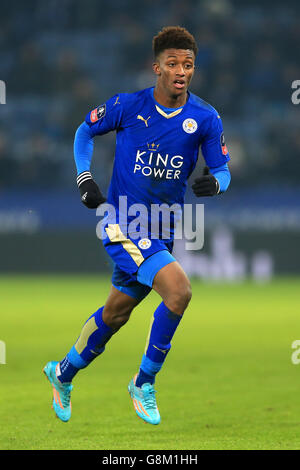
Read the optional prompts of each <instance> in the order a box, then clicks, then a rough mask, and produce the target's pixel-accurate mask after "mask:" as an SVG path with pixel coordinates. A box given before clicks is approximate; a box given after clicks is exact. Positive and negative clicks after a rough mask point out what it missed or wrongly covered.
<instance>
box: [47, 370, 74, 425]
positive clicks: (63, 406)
mask: <svg viewBox="0 0 300 470" xmlns="http://www.w3.org/2000/svg"><path fill="white" fill-rule="evenodd" d="M57 364H58V362H57V361H50V362H48V364H46V365H45V367H44V369H43V372H44V374H45V375H46V377H47V379H48V380H49V382H50V384H51V385H52V390H53V404H52V408H53V409H54V411H55V413H56V416H57V417H58V418H59V419H61V420H62V421H64V422H67V421H69V419H70V418H71V410H72V406H71V391H72V389H73V385H72V384H71V383H61V382H60V381H59V380H58V378H57V377H56V367H57Z"/></svg>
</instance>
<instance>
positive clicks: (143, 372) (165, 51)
mask: <svg viewBox="0 0 300 470" xmlns="http://www.w3.org/2000/svg"><path fill="white" fill-rule="evenodd" d="M153 53H154V63H153V71H154V74H155V76H156V83H155V86H153V87H151V88H147V89H144V90H141V91H137V92H135V93H119V94H117V95H115V96H113V97H112V98H110V99H109V100H108V101H106V103H104V104H102V105H100V106H98V107H97V108H95V109H93V110H92V111H91V112H89V113H88V114H87V116H86V118H85V121H84V122H83V123H82V124H81V125H80V126H79V128H78V129H77V131H76V134H75V141H74V158H75V163H76V168H77V185H78V188H79V192H80V195H81V200H82V202H83V204H84V205H85V206H86V207H88V208H90V209H95V208H97V207H98V206H99V205H101V204H103V203H104V202H105V201H106V198H105V197H104V196H103V194H102V193H101V190H100V189H99V187H98V186H97V184H96V182H95V181H94V179H93V176H92V174H91V172H90V166H91V161H92V154H93V146H94V137H96V136H98V135H103V134H106V133H107V132H110V131H116V148H115V159H114V167H113V174H112V178H111V182H110V186H109V190H108V195H107V203H108V204H110V205H112V206H113V207H114V208H115V211H116V216H117V220H115V221H114V223H111V221H110V220H109V217H108V219H107V220H106V223H105V224H104V225H103V230H104V231H105V235H106V237H103V238H104V239H103V245H104V247H105V249H106V251H107V253H108V254H109V256H110V257H111V258H112V260H113V262H114V270H113V275H112V286H111V290H110V293H109V296H108V298H107V300H106V302H105V304H104V305H103V306H102V307H100V308H99V309H98V310H97V311H96V312H95V313H93V314H92V315H91V316H90V317H89V318H88V319H87V320H86V322H85V324H84V325H83V327H82V330H81V333H80V335H79V337H78V339H77V340H76V342H75V344H74V345H73V346H72V348H71V350H70V351H69V352H68V353H67V355H66V356H65V357H64V358H63V359H62V360H61V361H50V362H48V364H47V365H46V366H45V367H44V369H43V371H44V373H45V374H46V376H47V378H48V379H49V381H50V383H51V385H52V389H53V408H54V411H55V413H56V415H57V416H58V417H59V418H60V419H61V420H62V421H68V420H69V419H70V417H71V391H72V388H73V385H72V380H73V378H74V377H75V375H76V374H77V373H78V371H79V370H81V369H83V368H85V367H87V366H88V365H89V364H90V363H91V362H92V361H93V360H94V359H95V358H96V357H98V356H99V355H100V354H103V353H104V351H105V346H106V344H107V343H108V341H109V340H110V338H111V337H112V336H113V335H114V334H115V333H116V332H117V331H118V330H119V329H120V328H121V327H122V326H123V325H125V323H126V322H127V321H128V320H129V318H130V315H131V312H132V311H133V309H134V308H135V307H136V306H137V305H138V304H139V303H140V302H141V301H142V300H143V299H144V298H145V297H146V296H147V295H148V294H149V292H150V291H151V290H152V289H154V290H155V291H156V292H157V293H158V294H159V295H160V297H161V303H160V305H158V307H157V309H156V310H155V312H154V316H153V322H152V324H151V327H150V332H149V336H148V340H147V345H146V349H145V352H144V355H143V356H142V357H141V362H140V367H139V370H138V372H137V374H136V375H135V376H134V377H133V378H132V379H131V380H130V382H129V384H128V391H129V394H130V397H131V399H132V402H133V406H134V409H135V411H136V413H137V415H138V416H139V417H140V418H142V419H143V420H144V421H146V422H148V423H151V424H154V425H157V424H159V422H160V414H159V411H158V407H157V403H156V396H155V393H156V391H155V389H154V383H155V378H156V374H157V373H158V372H159V371H160V370H161V368H162V366H163V364H164V362H165V360H166V357H167V355H168V352H169V351H170V348H171V341H172V338H173V336H174V334H175V331H176V329H177V327H178V326H179V324H180V322H181V319H182V316H183V313H184V311H185V310H186V308H187V306H188V304H189V302H190V300H191V296H192V293H191V285H190V281H189V279H188V277H187V275H186V274H185V272H184V271H183V269H182V267H181V266H180V264H179V263H178V262H177V261H176V259H175V258H174V257H173V255H172V247H173V240H174V229H175V221H173V222H174V223H173V225H172V224H171V229H170V234H169V237H168V238H167V239H166V238H165V237H151V233H148V234H147V236H146V237H145V234H143V238H142V239H141V238H140V239H139V238H137V237H133V236H130V234H128V233H127V231H126V230H125V229H124V227H123V226H122V225H121V224H120V218H121V217H122V214H121V213H120V210H119V197H121V196H126V197H127V203H128V207H129V206H132V205H133V204H137V203H139V204H143V205H144V206H145V207H147V208H148V209H149V213H150V207H151V205H152V204H167V205H168V206H171V205H173V204H179V205H180V206H181V207H183V204H184V195H185V191H186V186H187V180H188V178H189V176H190V175H191V173H192V172H193V170H194V168H195V165H196V162H197V159H198V154H199V149H200V148H201V153H202V156H203V158H204V161H205V168H204V171H203V175H202V176H200V177H198V178H196V179H195V181H194V183H193V185H192V189H193V191H194V193H195V195H196V196H197V197H205V196H215V195H218V194H221V193H224V192H225V191H226V190H227V188H228V186H229V183H230V179H231V177H230V172H229V169H228V165H227V162H228V161H229V159H230V158H229V154H228V151H227V148H226V145H225V139H224V134H223V128H222V121H221V118H220V116H219V114H218V112H217V111H216V110H215V109H214V108H213V107H212V106H210V105H209V104H208V103H206V102H205V101H203V100H202V99H201V98H199V97H198V96H196V95H194V94H193V93H191V92H190V91H189V90H188V89H189V85H190V83H191V80H192V77H193V74H194V69H195V59H196V55H197V45H196V42H195V39H194V37H193V35H192V34H190V33H189V32H188V31H187V30H186V29H185V28H182V27H179V26H169V27H165V28H163V29H162V31H160V32H159V33H158V34H157V35H156V36H155V37H154V38H153ZM158 153H159V156H158ZM167 156H168V158H167ZM163 170H164V171H163ZM128 222H130V220H128ZM182 372H183V371H182Z"/></svg>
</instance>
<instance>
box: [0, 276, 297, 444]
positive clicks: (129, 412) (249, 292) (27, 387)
mask: <svg viewBox="0 0 300 470" xmlns="http://www.w3.org/2000/svg"><path fill="white" fill-rule="evenodd" d="M109 286H110V280H109V277H98V276H85V277H77V276H41V277H29V276H26V277H25V276H24V277H22V276H18V277H14V276H8V277H1V279H0V311H1V319H0V340H2V341H4V342H5V344H6V364H0V423H1V426H0V449H98V450H101V449H105V450H114V449H120V450H125V449H129V450H136V449H143V450H148V449H149V450H201V449H253V450H254V449H299V448H300V440H299V432H300V364H299V365H294V364H293V363H292V361H291V356H292V353H293V349H292V343H293V341H294V340H296V339H300V315H299V313H300V296H299V280H298V279H285V280H283V279H278V280H275V281H273V282H271V283H267V284H261V285H259V284H255V283H253V282H250V281H249V282H246V283H241V284H218V283H216V284H214V283H202V282H199V281H193V282H192V287H193V298H192V301H191V303H190V306H189V307H188V310H187V311H186V313H185V315H184V318H183V320H182V322H181V325H180V327H179V329H178V330H177V332H176V334H175V336H174V338H173V342H172V345H173V346H172V349H171V351H170V353H169V355H168V357H167V359H166V363H165V365H164V367H163V369H162V370H161V372H160V374H159V375H158V376H157V380H156V389H157V391H158V393H157V401H158V406H159V409H160V413H161V417H162V421H161V424H160V425H159V426H151V425H149V424H145V423H143V422H142V421H141V420H140V419H138V418H137V417H136V415H135V412H134V409H133V406H132V403H131V401H130V399H129V395H128V392H127V384H128V382H129V380H130V379H131V377H132V376H133V375H134V373H135V372H137V370H138V366H139V363H140V360H141V357H142V354H143V351H144V345H145V341H146V337H147V333H148V326H149V323H150V319H151V316H152V313H153V311H154V309H155V308H156V306H157V305H158V303H159V302H160V299H159V297H158V295H157V294H156V293H154V292H152V293H151V294H150V295H149V296H148V298H147V299H145V300H144V302H142V303H141V304H140V305H139V306H138V307H137V309H136V310H135V311H134V312H133V314H132V317H131V319H130V321H129V322H128V323H127V324H126V325H125V326H124V327H123V328H122V329H121V330H120V331H119V332H118V333H117V334H116V335H115V336H114V337H113V338H112V340H111V341H110V342H109V343H108V345H107V348H106V351H105V352H104V354H103V355H102V356H101V357H99V358H98V359H96V360H95V361H94V362H93V363H92V364H91V365H90V366H89V367H88V368H87V369H85V370H83V371H81V372H80V373H79V374H78V375H77V376H76V378H75V379H74V391H73V394H72V408H73V415H72V418H71V420H70V421H69V422H68V423H62V422H60V421H59V420H58V419H56V418H55V415H54V412H53V410H52V409H51V401H52V392H51V388H50V385H49V383H48V382H47V380H46V378H45V376H44V374H42V368H43V366H44V365H45V364H46V362H47V361H49V360H59V359H61V358H62V357H63V356H64V355H65V353H66V352H67V351H68V350H69V348H70V347H71V346H72V344H73V343H74V341H75V339H76V338H77V336H78V334H79V332H80V330H81V326H82V324H83V323H84V321H85V320H86V319H87V317H88V316H89V315H90V314H91V313H92V312H94V311H95V310H96V309H97V308H98V306H101V305H103V303H104V301H105V298H106V296H107V294H108V291H109Z"/></svg>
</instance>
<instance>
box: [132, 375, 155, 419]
mask: <svg viewBox="0 0 300 470" xmlns="http://www.w3.org/2000/svg"><path fill="white" fill-rule="evenodd" d="M136 378H137V374H136V375H135V377H134V378H133V379H132V380H131V381H130V382H129V385H128V392H129V395H130V396H131V398H132V401H133V406H134V409H135V411H136V414H137V415H138V417H139V418H142V419H143V420H144V421H146V422H147V423H150V424H159V423H160V415H159V411H158V408H157V405H156V399H155V393H156V391H155V390H154V387H153V385H151V384H149V383H145V384H143V385H142V386H141V387H136V386H135V381H136Z"/></svg>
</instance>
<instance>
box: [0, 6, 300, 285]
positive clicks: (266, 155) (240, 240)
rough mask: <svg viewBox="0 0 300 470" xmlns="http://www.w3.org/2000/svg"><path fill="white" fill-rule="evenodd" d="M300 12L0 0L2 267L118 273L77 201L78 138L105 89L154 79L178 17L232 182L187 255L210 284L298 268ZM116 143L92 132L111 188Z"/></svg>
mask: <svg viewBox="0 0 300 470" xmlns="http://www.w3.org/2000/svg"><path fill="white" fill-rule="evenodd" d="M299 13H300V8H299V3H298V2H296V1H294V2H293V1H287V2H269V1H263V0H260V1H259V2H258V1H253V0H251V1H250V0H249V1H243V2H238V1H233V0H216V1H205V0H203V1H200V0H185V1H184V2H183V1H182V0H180V1H177V0H173V1H169V0H165V1H164V2H162V1H158V0H143V1H141V0H139V1H137V0H131V1H130V2H126V1H124V0H115V1H113V2H111V3H109V2H101V1H98V0H89V1H88V2H85V3H83V2H82V0H51V1H49V2H40V1H32V0H30V1H27V2H22V1H20V0H15V1H14V2H11V3H9V2H7V3H6V4H3V5H1V17H0V63H1V69H0V70H1V73H0V79H1V80H3V81H4V82H5V84H6V104H1V105H0V254H1V256H0V272H1V273H22V272H25V273H29V272H35V273H38V272H69V273H70V272H72V273H76V272H80V273H82V272H86V273H89V272H90V273H93V272H94V273H98V272H99V273H100V272H109V271H110V262H109V260H108V258H107V256H106V254H105V253H104V251H103V249H102V245H101V242H100V241H99V240H98V239H97V237H96V232H95V226H96V223H97V222H98V221H97V219H96V216H95V213H94V211H91V212H89V211H88V210H86V208H84V207H83V206H82V205H81V203H80V200H79V195H78V191H77V188H76V184H75V165H74V162H73V138H74V133H75V131H76V129H77V127H78V126H79V125H80V123H81V122H82V121H83V119H84V117H85V115H86V113H87V112H88V111H89V110H90V109H93V108H94V107H95V106H97V105H99V104H101V103H102V102H104V101H105V100H107V99H108V98H109V97H110V96H112V95H114V94H115V93H117V92H132V91H136V90H137V89H141V88H145V87H147V86H151V85H152V84H154V76H153V74H152V69H151V64H152V51H151V40H152V37H153V35H155V34H156V33H157V32H158V31H159V30H160V29H161V28H162V27H163V26H165V25H177V24H179V25H182V26H185V27H186V28H187V29H189V30H190V31H191V32H192V33H193V34H194V35H195V37H196V39H197V42H198V46H199V54H198V57H197V71H196V74H195V76H194V79H193V82H192V86H191V91H193V92H194V93H196V94H198V95H199V96H201V97H202V98H203V99H205V100H206V101H208V102H209V103H210V104H212V105H213V106H214V107H216V108H217V109H218V111H219V113H220V114H221V116H222V119H223V124H224V130H225V137H226V142H227V145H228V148H229V151H230V154H231V162H230V169H231V173H232V183H231V187H230V189H229V190H228V192H227V193H226V194H225V195H224V196H221V197H218V198H214V199H213V200H207V201H205V229H206V234H205V245H204V249H203V250H202V251H201V252H199V253H195V252H185V251H184V250H183V249H182V244H180V243H178V244H177V246H176V254H177V256H178V259H180V261H181V262H182V264H183V266H184V267H185V269H186V271H187V272H188V274H189V275H192V276H195V277H199V278H202V279H206V278H209V279H222V280H223V279H227V280H236V279H244V278H255V279H257V280H268V279H270V278H272V277H273V276H275V275H291V274H294V275H296V274H299V273H300V250H299V248H298V247H299V235H300V212H299V203H300V185H299V177H300V158H299V154H300V132H299V131H300V119H299V117H300V105H298V106H297V105H295V104H293V103H292V100H291V95H292V92H293V90H292V88H291V84H292V82H293V81H294V80H296V79H300V63H299V54H298V53H297V48H298V45H299V43H300V28H299ZM114 140H115V136H114V134H113V133H111V134H109V135H107V136H104V137H102V138H98V139H97V140H96V146H95V153H94V159H93V167H92V168H93V173H94V176H95V179H96V180H97V182H98V183H99V185H100V187H101V188H103V190H104V192H105V191H106V190H107V188H108V184H109V180H110V176H111V171H112V165H113V155H114ZM200 160H201V159H200ZM200 163H201V162H200ZM196 171H198V169H197V170H196ZM193 176H195V175H193ZM193 176H192V177H191V180H190V181H192V180H193ZM192 201H194V202H195V199H194V198H193V196H192V193H191V191H190V190H188V193H187V202H192ZM198 202H199V200H198ZM201 202H202V201H201ZM221 253H222V255H221ZM224 253H225V255H224ZM195 257H197V262H195Z"/></svg>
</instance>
